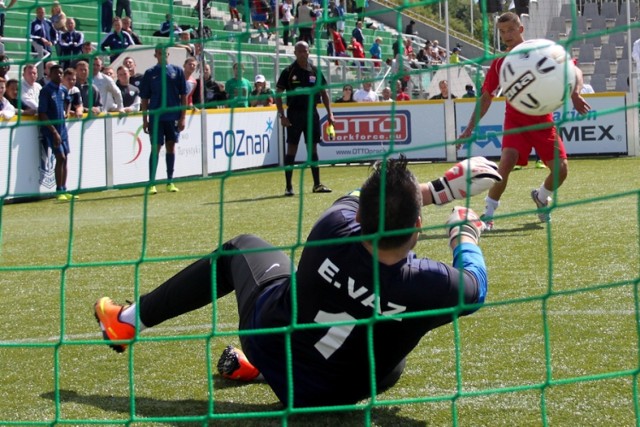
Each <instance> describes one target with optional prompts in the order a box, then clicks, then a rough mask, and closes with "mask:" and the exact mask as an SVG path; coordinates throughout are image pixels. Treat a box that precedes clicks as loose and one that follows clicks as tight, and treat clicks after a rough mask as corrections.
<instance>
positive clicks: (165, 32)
mask: <svg viewBox="0 0 640 427" xmlns="http://www.w3.org/2000/svg"><path fill="white" fill-rule="evenodd" d="M172 31H173V33H174V34H180V33H181V32H182V29H181V28H180V26H179V25H178V24H177V23H175V22H173V21H172V19H171V14H170V13H167V14H166V15H165V21H164V22H163V23H162V24H160V29H159V30H158V31H156V32H154V33H153V35H154V36H156V37H169V36H170V35H171V32H172Z"/></svg>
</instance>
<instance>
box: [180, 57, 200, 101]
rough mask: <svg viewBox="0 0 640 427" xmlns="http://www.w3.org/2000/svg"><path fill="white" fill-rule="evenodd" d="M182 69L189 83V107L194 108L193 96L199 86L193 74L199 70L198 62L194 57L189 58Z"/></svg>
mask: <svg viewBox="0 0 640 427" xmlns="http://www.w3.org/2000/svg"><path fill="white" fill-rule="evenodd" d="M182 68H183V69H184V78H185V80H186V81H187V105H188V106H189V107H192V108H193V94H194V92H195V91H196V86H197V85H198V81H197V80H196V78H195V77H194V75H193V74H194V73H195V72H196V70H197V69H198V60H197V59H196V58H194V57H191V58H187V59H186V60H185V61H184V65H183V67H182Z"/></svg>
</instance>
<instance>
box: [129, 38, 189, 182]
mask: <svg viewBox="0 0 640 427" xmlns="http://www.w3.org/2000/svg"><path fill="white" fill-rule="evenodd" d="M154 56H155V58H156V60H157V61H158V63H157V64H156V65H155V66H153V67H152V68H149V69H148V70H147V71H145V73H144V77H143V79H142V84H141V85H140V99H141V104H140V110H141V111H142V117H143V122H142V127H143V130H144V132H145V133H148V134H149V139H150V140H151V155H150V156H149V183H150V185H151V187H150V188H149V194H156V193H157V192H158V190H157V189H156V186H155V179H156V169H157V167H158V157H159V156H158V154H159V152H160V147H162V146H163V145H164V146H165V163H166V166H167V180H168V182H167V191H168V192H170V193H176V192H178V191H180V190H178V187H176V186H175V184H174V183H173V172H174V166H175V162H176V151H175V145H176V143H178V142H179V140H180V132H182V131H183V130H184V128H185V115H186V107H187V81H186V79H185V78H184V71H183V70H182V68H180V67H176V66H175V65H172V64H169V63H168V59H169V52H168V51H165V50H164V49H162V48H160V47H156V49H155V53H154ZM163 74H164V77H163ZM163 106H166V107H168V108H171V107H182V108H181V109H180V110H179V111H175V110H172V111H167V112H159V111H157V110H158V109H160V108H162V107H163ZM149 116H151V117H149Z"/></svg>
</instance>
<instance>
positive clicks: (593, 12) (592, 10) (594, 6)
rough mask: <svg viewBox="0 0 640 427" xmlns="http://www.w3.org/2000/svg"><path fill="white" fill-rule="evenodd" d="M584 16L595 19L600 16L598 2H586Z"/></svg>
mask: <svg viewBox="0 0 640 427" xmlns="http://www.w3.org/2000/svg"><path fill="white" fill-rule="evenodd" d="M582 16H584V17H585V18H587V19H593V18H595V17H596V16H600V11H599V10H598V3H585V4H584V6H583V9H582Z"/></svg>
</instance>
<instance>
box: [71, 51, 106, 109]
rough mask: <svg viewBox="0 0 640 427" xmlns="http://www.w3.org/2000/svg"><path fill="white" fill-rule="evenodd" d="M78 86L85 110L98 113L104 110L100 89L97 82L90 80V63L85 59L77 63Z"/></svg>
mask: <svg viewBox="0 0 640 427" xmlns="http://www.w3.org/2000/svg"><path fill="white" fill-rule="evenodd" d="M76 86H77V87H78V89H80V96H81V97H82V106H83V108H84V112H85V113H88V114H90V115H98V114H100V113H101V112H102V100H101V99H100V91H99V90H98V87H97V86H96V85H95V84H92V83H91V82H89V63H88V62H87V61H85V60H84V59H82V60H80V61H78V63H77V64H76Z"/></svg>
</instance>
